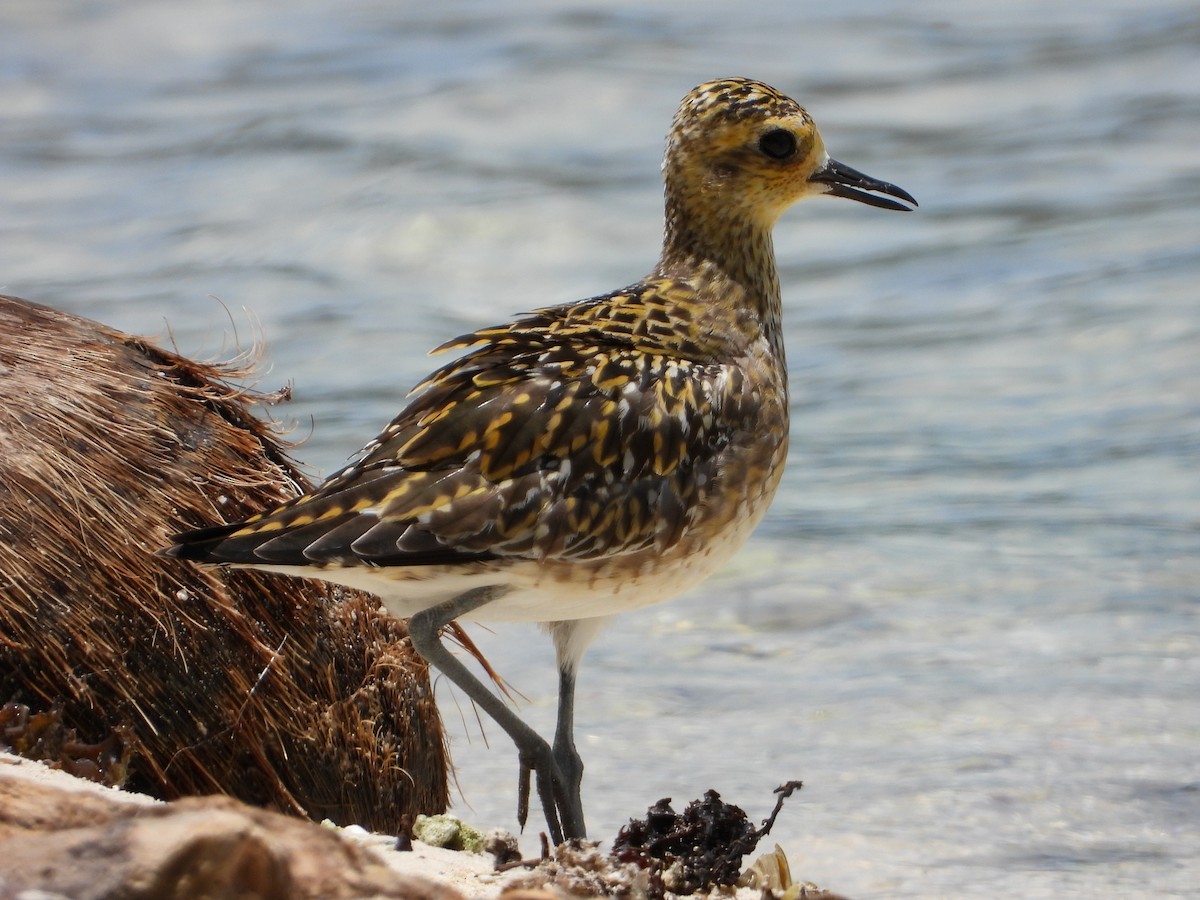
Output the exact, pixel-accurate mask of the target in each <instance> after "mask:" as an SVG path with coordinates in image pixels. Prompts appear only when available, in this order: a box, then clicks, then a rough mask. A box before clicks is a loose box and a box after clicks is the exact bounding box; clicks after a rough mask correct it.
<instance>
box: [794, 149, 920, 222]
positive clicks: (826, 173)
mask: <svg viewBox="0 0 1200 900" xmlns="http://www.w3.org/2000/svg"><path fill="white" fill-rule="evenodd" d="M808 180H809V181H815V182H817V183H818V184H827V185H829V190H827V191H826V193H827V194H831V195H833V196H834V197H849V198H850V199H851V200H857V201H858V202H859V203H866V204H867V205H868V206H878V207H879V208H880V209H897V210H900V211H901V212H912V208H911V207H908V206H905V205H904V204H903V203H897V202H896V201H895V200H888V199H887V197H877V196H875V194H870V193H867V192H868V191H875V192H876V193H878V194H887V195H888V196H891V197H899V198H900V199H901V200H904V201H907V202H908V203H911V204H912V205H913V206H917V205H918V204H917V201H916V200H915V199H913V196H912V194H910V193H909V192H908V191H906V190H904V189H903V188H898V187H896V186H895V185H894V184H889V183H888V182H886V181H878V180H876V179H874V178H872V177H871V176H869V175H864V174H863V173H862V172H859V171H857V170H855V169H852V168H850V167H849V166H847V165H843V164H842V163H840V162H838V161H837V160H836V159H831V160H829V162H827V163H826V164H825V168H823V169H822V170H821V171H820V172H817V173H816V174H815V175H812V176H810V177H809V179H808Z"/></svg>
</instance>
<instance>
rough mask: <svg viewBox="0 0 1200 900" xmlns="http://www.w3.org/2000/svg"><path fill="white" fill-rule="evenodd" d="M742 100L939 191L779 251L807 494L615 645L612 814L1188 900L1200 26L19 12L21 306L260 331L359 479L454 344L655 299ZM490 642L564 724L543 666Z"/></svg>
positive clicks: (551, 11)
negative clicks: (668, 138) (765, 827)
mask: <svg viewBox="0 0 1200 900" xmlns="http://www.w3.org/2000/svg"><path fill="white" fill-rule="evenodd" d="M730 74H745V75H750V76H753V77H757V78H760V79H762V80H765V81H768V82H770V83H772V84H774V85H776V86H778V87H780V88H781V89H783V90H785V91H787V92H789V93H791V94H792V95H793V96H795V97H797V98H798V99H799V100H800V101H801V102H802V103H804V104H805V105H806V106H807V107H808V108H809V110H810V112H811V113H812V114H813V115H814V117H815V118H816V120H817V122H818V124H819V125H820V127H821V128H822V131H823V134H824V136H825V139H826V143H827V145H828V146H829V148H830V152H831V153H832V154H833V155H834V156H835V157H837V158H838V159H841V160H843V161H845V162H847V163H849V164H850V165H852V166H855V167H857V168H860V169H862V170H863V171H866V172H869V173H871V174H872V175H875V176H877V177H879V178H883V179H887V180H890V181H894V182H896V183H897V184H899V185H901V186H903V187H905V188H907V189H908V190H909V191H911V192H912V193H913V194H914V195H916V197H917V198H918V199H919V200H920V201H921V209H920V211H918V212H915V213H912V214H908V215H901V214H895V213H885V212H882V211H879V210H873V209H870V208H868V207H865V206H862V205H859V204H854V203H848V202H844V201H835V200H827V199H819V200H815V201H812V202H810V203H807V204H803V205H801V206H800V207H798V208H796V209H794V210H793V211H791V212H790V213H789V214H788V215H787V216H786V217H785V219H784V221H783V222H782V223H781V225H780V226H779V228H778V231H777V234H776V244H777V250H778V255H779V260H780V265H781V273H782V278H783V284H784V295H785V313H786V336H787V341H788V350H789V362H790V367H791V374H792V379H793V389H792V390H793V403H794V409H793V435H792V448H793V449H792V458H791V460H790V467H789V469H788V472H787V475H786V476H785V479H784V483H783V487H782V489H781V492H780V494H779V496H778V498H777V499H776V501H775V505H774V507H773V508H772V511H771V513H770V514H769V516H768V518H767V520H766V522H765V524H764V525H763V526H762V528H761V529H760V530H759V532H758V534H757V535H756V536H755V537H754V538H753V539H752V541H751V542H750V544H749V545H748V546H747V548H746V549H745V550H744V551H743V552H742V553H741V555H740V556H739V557H738V558H737V560H736V561H735V562H734V563H733V564H732V565H731V566H730V567H729V568H728V569H727V570H726V571H725V572H724V573H723V574H722V575H721V576H720V577H718V578H716V579H714V580H713V581H712V582H710V583H709V584H707V585H706V586H705V587H703V588H702V589H700V590H698V591H695V592H693V593H692V594H691V595H689V596H687V597H686V598H681V599H679V600H676V601H674V602H672V603H670V604H666V605H663V606H660V607H657V608H651V609H648V610H644V611H642V612H641V613H638V614H633V615H628V616H625V617H624V618H622V619H620V620H619V621H618V622H617V623H616V624H614V626H613V627H612V628H611V630H610V631H609V632H607V633H606V634H605V635H604V636H603V637H602V638H601V639H600V641H599V642H598V643H597V644H596V645H595V647H594V648H593V650H592V651H591V653H590V654H589V657H588V659H587V661H586V662H585V665H584V670H583V675H582V679H581V683H580V695H579V704H578V708H579V718H580V721H579V730H580V739H581V741H580V743H581V750H582V752H583V755H584V758H585V760H586V762H587V766H588V770H587V777H586V779H585V785H584V788H585V803H586V805H587V809H588V812H589V822H590V827H591V832H592V834H593V835H594V836H597V837H611V836H612V835H613V834H614V833H615V831H616V829H617V828H618V827H619V826H620V825H621V824H623V823H624V822H625V821H626V820H627V819H628V817H629V816H631V815H635V814H639V813H643V812H644V811H645V808H646V807H647V806H648V805H649V804H651V803H653V802H654V801H655V800H657V799H659V798H660V797H665V796H671V797H673V798H674V799H675V800H676V803H677V805H681V804H683V803H685V802H686V801H688V800H690V799H692V798H695V797H698V796H700V795H701V794H702V792H703V791H704V790H705V789H707V788H715V789H717V790H719V791H720V792H721V793H722V795H723V796H724V797H725V798H726V799H727V800H730V801H732V802H736V803H739V804H741V805H743V806H744V807H745V808H746V809H747V811H748V812H749V813H750V815H751V816H752V818H756V819H757V818H761V817H762V816H763V815H765V814H766V812H767V811H768V809H769V807H770V804H771V801H772V795H771V790H772V789H773V788H774V787H775V786H776V785H777V784H778V783H780V782H782V781H784V780H786V779H788V778H801V779H803V780H804V781H805V782H806V787H805V788H804V790H803V791H802V793H801V794H799V795H798V796H797V797H796V798H794V799H793V801H792V802H791V803H790V805H789V806H788V807H787V808H786V810H785V812H784V814H783V815H782V816H781V818H780V820H779V822H778V824H777V827H776V832H775V837H776V838H777V839H778V840H779V842H780V843H781V844H782V845H783V846H784V848H785V849H786V851H787V852H788V854H789V856H790V858H791V861H792V866H793V869H794V870H795V871H796V873H797V874H798V875H800V876H801V877H803V878H809V879H813V880H815V881H817V882H818V883H820V884H821V885H823V886H825V887H828V888H831V889H835V890H838V891H841V892H844V893H846V894H848V895H850V896H854V897H858V898H865V897H916V896H921V897H980V898H983V897H998V896H1009V895H1012V896H1021V897H1067V896H1069V897H1090V896H1098V895H1101V894H1103V895H1107V896H1121V897H1140V896H1154V897H1163V896H1184V895H1187V894H1191V895H1193V896H1194V895H1195V893H1194V892H1195V891H1196V890H1197V889H1196V885H1197V883H1200V654H1198V650H1200V604H1198V602H1197V593H1198V590H1200V559H1198V557H1197V550H1198V549H1200V472H1198V468H1200V466H1198V463H1200V306H1198V297H1197V294H1198V287H1197V283H1198V279H1200V210H1198V208H1197V207H1198V206H1200V7H1198V6H1197V5H1196V4H1195V3H1194V2H1193V0H1148V2H1146V0H1142V2H1138V0H1127V2H1110V0H1088V2H1058V3H1048V2H1043V0H1012V2H1008V3H1004V4H997V3H992V2H981V0H959V2H949V0H917V2H912V3H907V4H903V5H901V4H891V3H886V2H883V0H841V2H839V3H836V4H829V3H794V2H784V0H762V2H758V3H755V4H716V3H693V2H683V0H680V2H675V3H668V2H637V3H634V2H617V3H606V4H601V3H574V4H558V3H550V2H537V0H518V2H509V3H506V4H503V5H501V4H486V3H481V2H471V3H445V4H433V3H409V2H360V3H336V2H333V0H291V2H286V3H285V2H260V3H243V2H234V0H190V2H187V3H184V2H176V0H168V2H148V0H141V2H139V0H127V2H116V0H49V2H47V0H6V2H5V4H4V6H3V9H2V11H0V290H3V291H4V292H6V293H13V294H17V295H20V296H24V297H27V298H30V299H33V300H37V301H40V302H44V303H49V304H51V305H54V306H57V307H59V308H62V309H65V310H69V311H72V312H75V313H79V314H82V315H85V316H89V317H92V318H95V319H99V320H101V321H103V322H105V323H108V324H110V325H114V326H117V327H120V328H122V329H125V330H128V331H131V332H135V333H149V334H151V335H156V336H157V338H158V339H159V340H160V341H163V342H168V341H171V340H173V341H174V342H175V343H176V344H177V346H178V347H179V348H180V349H181V350H182V351H183V352H185V353H187V354H189V355H192V356H198V357H222V356H228V355H231V354H232V353H233V352H234V351H235V350H236V349H237V347H239V346H241V347H245V346H248V345H250V344H251V343H253V341H254V340H255V339H256V338H257V337H259V336H261V337H262V338H263V339H264V340H265V342H266V355H265V364H267V365H269V366H270V369H269V371H268V372H267V373H266V374H265V375H264V376H263V377H262V379H261V382H260V385H261V386H262V387H263V388H274V387H277V386H280V385H282V384H284V383H285V382H289V381H290V382H292V383H293V384H294V388H295V399H294V402H293V403H291V404H290V406H288V407H286V408H284V409H282V410H279V411H278V413H277V414H278V415H280V416H282V417H283V418H284V419H285V420H286V421H290V422H292V423H294V425H295V430H294V432H293V436H295V437H299V438H303V439H304V443H303V445H302V446H301V447H300V448H299V449H298V450H297V456H298V457H299V458H300V459H302V460H304V461H305V462H306V463H308V464H309V465H310V466H311V468H312V471H313V472H314V473H315V474H318V475H319V474H329V473H330V472H332V471H333V470H335V469H336V468H338V467H339V466H340V465H341V464H343V463H344V462H345V461H346V459H347V457H348V456H349V455H350V454H351V453H352V452H353V451H354V450H356V449H357V448H358V447H359V446H361V445H362V444H363V443H364V442H365V441H366V440H367V439H368V438H370V437H371V436H372V435H373V434H374V433H375V432H376V431H377V430H378V429H379V428H380V427H382V425H383V424H384V423H385V422H386V421H387V420H388V419H389V418H390V417H391V416H392V415H393V414H394V413H395V412H396V411H397V410H398V409H399V407H400V404H401V402H402V398H403V397H404V394H405V392H406V391H407V390H408V388H409V387H411V386H412V384H413V383H415V381H417V380H418V379H419V378H420V377H421V376H422V375H423V374H424V373H425V372H426V371H427V370H428V368H429V367H430V365H431V361H430V360H428V359H427V358H426V357H425V355H424V353H425V351H426V350H427V349H428V348H430V347H432V346H434V345H436V344H437V343H439V342H440V341H441V340H442V339H444V338H446V337H449V336H451V335H454V334H458V333H461V332H463V331H466V330H469V329H472V328H475V327H479V326H482V325H487V324H492V323H495V322H498V321H503V320H505V319H506V318H508V317H509V316H510V314H513V313H517V312H521V311H524V310H527V309H530V308H532V307H536V306H541V305H547V304H550V303H555V302H560V301H566V300H571V299H575V298H579V297H583V296H588V295H591V294H595V293H600V292H603V291H605V290H608V289H611V288H615V287H617V286H620V285H623V284H626V283H628V282H630V281H632V280H634V279H635V278H637V277H639V276H640V275H642V274H643V273H644V272H646V271H647V270H648V269H649V268H650V267H651V265H652V264H653V262H654V260H655V258H656V255H657V249H658V239H659V228H660V215H661V208H660V204H661V188H660V183H659V178H658V166H659V158H660V154H661V147H662V139H663V135H664V133H665V131H666V128H667V125H668V123H669V120H670V117H671V115H672V114H673V112H674V109H675V106H676V104H677V103H678V100H679V98H680V97H681V96H682V95H683V94H684V93H685V92H686V91H687V90H688V89H690V88H691V87H692V86H693V85H695V84H697V83H699V82H701V81H705V80H708V79H710V78H713V77H717V76H722V75H730ZM473 633H474V634H475V635H476V637H477V638H478V640H479V641H480V643H481V645H482V647H483V649H484V650H485V652H486V653H487V654H488V655H489V657H490V658H491V660H492V662H493V663H494V664H495V666H496V668H497V669H499V670H500V671H501V672H502V673H504V674H505V675H506V676H507V677H508V678H509V679H510V680H511V681H512V682H513V683H514V684H515V686H516V687H517V688H518V689H520V690H521V691H523V692H524V693H525V694H527V695H528V697H529V703H528V704H527V705H526V706H525V707H524V712H525V714H526V715H527V716H529V717H530V718H531V719H532V720H533V721H534V722H535V723H537V724H538V726H539V727H540V728H542V729H544V730H547V731H548V730H549V729H550V724H551V721H552V717H553V708H554V707H553V688H554V677H553V672H552V656H551V651H550V647H549V644H548V642H547V641H546V640H545V639H544V638H543V637H542V636H541V635H540V634H539V633H538V632H537V631H536V630H535V629H533V628H530V627H522V626H513V627H510V628H501V629H498V630H497V631H496V632H494V633H489V632H486V631H484V630H483V629H481V628H478V627H477V628H475V629H473ZM439 693H440V697H441V699H442V701H443V709H444V711H445V712H446V725H447V729H448V731H449V734H450V740H451V742H452V748H453V751H454V754H455V758H456V760H457V763H458V766H459V769H458V778H459V783H460V785H461V791H462V794H461V797H460V798H458V800H457V804H456V811H458V812H459V813H461V814H462V815H464V816H466V817H468V818H469V819H471V820H473V821H475V822H478V823H480V824H483V825H495V824H498V825H505V826H508V827H512V826H513V797H514V787H515V777H516V760H515V755H514V753H513V751H512V748H511V747H510V745H509V744H508V742H507V740H506V739H505V738H504V737H503V735H502V734H501V733H500V732H499V731H498V729H496V728H494V726H493V727H491V728H489V729H488V738H489V740H490V743H491V745H492V746H491V748H490V749H489V748H488V747H487V746H485V742H484V739H483V738H482V737H481V735H480V732H479V728H478V725H477V724H476V723H475V721H474V718H473V715H472V714H471V711H470V710H469V709H468V708H467V707H466V703H465V700H464V699H463V698H462V697H461V696H456V695H455V693H454V692H453V691H451V690H450V689H449V688H448V687H447V686H446V685H444V684H443V685H440V686H439ZM535 819H536V813H535ZM525 840H526V845H527V846H526V849H533V847H534V843H533V841H532V837H531V836H527V837H526V839H525Z"/></svg>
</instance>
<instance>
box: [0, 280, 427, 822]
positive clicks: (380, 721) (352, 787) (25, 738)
mask: <svg viewBox="0 0 1200 900" xmlns="http://www.w3.org/2000/svg"><path fill="white" fill-rule="evenodd" d="M243 375H245V372H239V371H236V370H231V369H229V368H224V369H223V368H219V367H215V366H211V365H206V364H202V363H197V362H194V361H192V360H189V359H186V358H184V357H182V356H179V355H178V354H175V353H171V352H168V351H165V350H162V349H160V348H158V347H155V346H153V345H151V344H150V343H148V342H146V341H144V340H141V339H138V338H134V337H130V336H128V335H125V334H122V333H120V332H118V331H114V330H112V329H109V328H106V327H104V326H102V325H98V324H96V323H94V322H90V321H87V320H85V319H80V318H78V317H75V316H71V315H68V314H65V313H62V312H58V311H56V310H52V309H49V308H46V307H43V306H39V305H36V304H33V303H30V302H28V301H25V300H20V299H17V298H13V297H3V296H0V703H5V702H6V701H7V706H5V707H4V708H3V710H2V711H0V742H7V743H8V744H10V745H12V746H13V747H14V748H15V749H16V750H17V751H18V752H22V753H23V754H25V755H28V756H33V757H40V758H50V759H54V760H56V761H58V762H59V763H60V764H63V765H64V767H66V768H68V769H72V770H74V771H77V772H80V773H82V774H89V775H92V776H93V777H97V778H99V779H100V780H103V781H105V782H107V783H111V784H117V785H123V786H125V787H128V788H131V789H136V790H139V791H144V792H146V793H149V794H151V795H153V796H156V797H161V798H164V799H173V798H176V797H180V796H183V795H194V794H210V793H224V794H229V795H232V796H234V797H237V798H239V799H242V800H245V801H247V802H251V803H254V804H257V805H260V806H264V807H267V808H271V809H275V810H279V811H283V812H288V813H294V814H300V815H306V816H309V817H311V818H314V819H322V818H330V819H332V820H334V821H335V822H338V823H342V824H346V823H359V824H362V825H364V826H366V827H368V828H370V829H372V830H377V831H393V832H394V831H396V830H398V829H399V828H400V827H401V817H402V816H404V815H408V816H410V817H411V816H415V815H416V814H417V813H433V812H440V811H444V809H445V807H446V804H447V801H448V788H447V777H446V768H447V762H446V752H445V745H444V739H443V735H442V731H441V724H440V720H439V718H438V715H437V710H436V707H435V705H434V702H433V697H432V692H431V691H430V689H429V680H428V669H427V667H426V665H425V663H424V662H423V661H422V660H421V658H420V657H419V656H417V654H416V653H414V652H413V650H412V648H411V647H410V646H409V644H408V642H407V635H406V632H405V628H404V624H403V623H402V622H400V621H398V620H396V619H392V618H390V617H388V616H387V615H386V614H384V613H381V612H380V611H379V610H378V601H376V600H374V599H373V598H371V597H369V596H367V595H363V594H357V593H355V592H352V591H349V590H344V589H341V588H335V587H332V586H330V585H327V584H324V583H322V582H316V581H306V580H300V579H295V578H287V577H284V576H274V575H268V574H262V573H254V572H247V571H224V570H218V569H212V568H208V569H203V568H199V567H197V566H194V565H189V564H186V563H181V562H178V561H175V560H167V559H161V558H158V557H155V556H154V551H156V550H157V549H159V548H160V547H163V546H165V545H166V544H167V543H169V541H168V536H169V535H170V534H172V533H174V532H177V531H179V530H181V529H184V528H190V527H199V526H203V525H209V524H217V523H221V522H226V521H235V520H238V519H241V518H244V517H245V516H248V515H250V514H251V513H254V512H256V511H258V510H260V509H262V508H264V507H266V506H267V505H270V504H275V503H278V502H280V501H281V500H284V499H285V498H287V497H290V496H293V495H294V494H295V493H297V492H298V491H300V490H303V489H304V488H305V487H307V482H306V480H305V478H304V476H303V475H302V473H301V472H300V471H299V470H298V468H297V466H296V465H295V464H294V463H293V462H292V460H291V459H290V458H289V456H288V455H287V452H286V451H285V450H284V449H283V447H282V446H281V444H280V441H279V439H278V438H277V437H276V435H275V434H273V432H272V429H271V427H270V426H269V425H267V424H264V423H263V422H262V421H261V420H259V419H257V418H255V417H254V416H253V415H252V414H251V413H250V412H249V410H248V407H249V405H250V404H251V403H255V402H261V401H263V400H272V399H278V397H274V398H272V397H264V396H262V395H255V394H253V393H251V392H248V391H247V390H245V389H244V388H239V387H236V386H234V385H233V384H231V383H230V380H229V379H230V378H231V377H239V376H243Z"/></svg>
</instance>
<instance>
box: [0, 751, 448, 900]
mask: <svg viewBox="0 0 1200 900" xmlns="http://www.w3.org/2000/svg"><path fill="white" fill-rule="evenodd" d="M26 765H29V764H26ZM11 768H12V766H11V765H4V764H0V859H3V860H4V864H3V871H2V872H0V896H3V897H17V896H26V895H32V894H33V893H34V892H37V895H38V896H41V897H64V898H66V897H70V898H72V900H91V898H96V900H99V898H109V897H147V898H149V897H188V898H193V900H205V898H213V900H218V898H221V900H224V898H232V897H240V898H263V900H273V898H279V900H291V898H296V900H305V898H318V897H319V898H330V900H350V898H381V900H382V898H405V900H461V897H460V895H459V894H457V893H456V892H454V891H452V890H450V889H449V888H444V887H438V886H435V885H433V884H431V883H429V882H427V881H424V880H422V879H419V878H413V877H404V876H401V875H399V874H397V873H395V872H393V871H392V870H391V869H389V868H388V866H387V865H386V863H384V862H383V861H382V860H380V859H379V858H378V857H377V856H376V855H375V854H373V853H372V852H370V851H369V850H367V849H365V848H363V847H361V846H359V845H358V844H355V843H354V842H352V841H349V840H346V839H343V838H342V837H341V836H340V835H339V834H338V833H337V832H336V831H334V830H332V829H328V828H321V827H319V826H316V825H312V824H310V823H307V822H301V821H297V820H296V819H289V818H285V817H283V816H280V815H279V814H277V813H271V812H266V811H264V810H260V809H254V808H252V807H249V806H246V805H245V804H242V803H239V802H238V801H236V800H232V799H230V798H227V797H204V798H188V799H184V800H179V801H177V802H175V803H170V804H153V805H145V804H144V803H135V802H132V798H130V799H125V797H123V796H122V795H113V796H109V797H106V796H102V795H100V794H98V793H96V792H88V791H81V790H78V789H68V788H63V787H60V786H57V785H54V784H50V783H39V782H37V781H35V780H30V779H29V778H24V777H12V775H14V774H16V773H11V772H9V771H7V770H9V769H11ZM27 892H28V894H27Z"/></svg>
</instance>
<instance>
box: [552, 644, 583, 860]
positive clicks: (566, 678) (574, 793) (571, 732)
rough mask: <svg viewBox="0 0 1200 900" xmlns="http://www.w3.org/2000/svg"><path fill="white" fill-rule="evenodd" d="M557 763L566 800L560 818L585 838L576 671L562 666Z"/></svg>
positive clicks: (568, 832)
mask: <svg viewBox="0 0 1200 900" xmlns="http://www.w3.org/2000/svg"><path fill="white" fill-rule="evenodd" d="M554 762H555V765H556V766H557V768H558V774H559V777H560V778H561V779H562V784H563V794H564V796H563V797H562V799H561V800H560V801H559V805H558V814H559V815H560V816H561V817H562V824H563V830H564V831H566V832H567V834H571V833H573V832H577V833H578V835H579V837H584V824H583V800H582V798H581V797H580V795H579V788H580V785H581V784H582V783H583V760H582V759H581V758H580V756H579V751H577V750H576V749H575V671H574V669H573V668H571V667H563V666H560V667H559V670H558V727H557V728H556V729H555V730H554Z"/></svg>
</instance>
